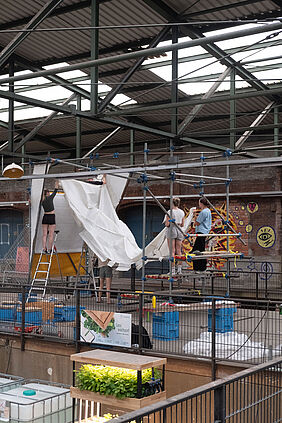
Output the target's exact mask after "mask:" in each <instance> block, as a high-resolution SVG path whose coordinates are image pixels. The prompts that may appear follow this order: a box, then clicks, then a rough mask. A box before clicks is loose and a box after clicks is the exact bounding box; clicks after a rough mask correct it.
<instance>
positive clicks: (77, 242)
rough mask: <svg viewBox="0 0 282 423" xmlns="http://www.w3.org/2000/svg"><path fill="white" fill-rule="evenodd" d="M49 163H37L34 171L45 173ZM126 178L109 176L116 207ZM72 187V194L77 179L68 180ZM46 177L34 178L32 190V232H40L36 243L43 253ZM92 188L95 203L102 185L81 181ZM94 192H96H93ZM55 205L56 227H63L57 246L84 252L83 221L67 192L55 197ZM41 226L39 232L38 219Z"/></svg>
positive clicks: (112, 198) (37, 250) (88, 189)
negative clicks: (42, 198)
mask: <svg viewBox="0 0 282 423" xmlns="http://www.w3.org/2000/svg"><path fill="white" fill-rule="evenodd" d="M45 169H46V164H44V165H35V168H34V173H36V174H38V173H43V174H44V173H45ZM122 176H123V177H124V178H118V177H115V176H112V175H108V176H107V184H106V185H103V186H105V187H106V189H107V191H108V192H109V197H110V199H111V202H112V204H113V207H116V206H117V205H118V203H119V201H120V198H121V196H122V194H123V191H124V188H125V185H126V183H127V178H126V177H127V176H128V175H126V174H124V175H122ZM68 182H69V184H68V186H69V190H68V195H69V196H70V197H72V195H73V194H72V193H73V192H74V191H72V187H71V185H72V183H73V182H77V181H73V180H71V181H68ZM43 183H44V179H33V181H32V190H31V232H32V234H33V235H32V236H33V238H34V236H35V235H36V244H35V253H40V251H41V249H42V225H41V222H42V218H43V214H44V212H43V208H42V207H40V201H41V196H42V191H43ZM80 184H82V185H83V186H85V188H87V191H88V193H89V194H88V196H89V198H88V200H89V202H90V203H91V201H94V202H93V204H96V200H95V196H96V194H97V193H98V192H99V191H100V189H101V188H102V186H99V185H97V186H96V185H91V184H89V183H87V182H80ZM62 185H63V184H62ZM91 193H92V194H91ZM54 208H55V215H56V229H57V230H59V231H60V232H59V234H58V238H57V241H56V248H57V251H58V252H59V253H78V252H79V253H80V252H81V249H82V244H83V240H82V238H81V236H80V232H81V223H80V221H79V219H77V217H76V216H75V214H74V213H73V212H72V209H71V208H70V206H69V202H68V200H67V198H66V196H65V194H63V193H60V192H59V193H58V194H57V195H56V196H55V198H54ZM38 213H40V215H39V220H38V228H37V233H36V224H37V219H38Z"/></svg>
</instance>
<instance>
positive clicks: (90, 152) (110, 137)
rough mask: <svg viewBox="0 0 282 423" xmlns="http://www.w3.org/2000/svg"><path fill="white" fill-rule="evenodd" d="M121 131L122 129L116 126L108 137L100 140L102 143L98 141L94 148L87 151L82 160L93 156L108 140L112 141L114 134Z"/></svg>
mask: <svg viewBox="0 0 282 423" xmlns="http://www.w3.org/2000/svg"><path fill="white" fill-rule="evenodd" d="M121 130H122V128H121V127H120V126H118V127H117V128H116V129H114V130H113V131H112V132H111V133H110V134H109V135H107V136H106V137H105V138H104V139H102V141H100V142H99V143H98V144H97V145H95V147H93V148H91V150H89V151H88V152H87V153H86V154H84V156H83V157H82V159H86V158H87V157H89V156H90V154H93V153H95V152H96V151H98V150H100V148H102V147H103V146H104V145H105V144H106V143H107V142H108V141H110V139H112V138H113V137H114V136H115V134H117V133H118V132H120V131H121Z"/></svg>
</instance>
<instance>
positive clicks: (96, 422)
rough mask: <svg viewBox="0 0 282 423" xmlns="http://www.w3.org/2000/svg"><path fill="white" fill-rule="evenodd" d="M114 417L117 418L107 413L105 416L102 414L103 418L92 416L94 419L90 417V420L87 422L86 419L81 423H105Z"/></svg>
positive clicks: (133, 422)
mask: <svg viewBox="0 0 282 423" xmlns="http://www.w3.org/2000/svg"><path fill="white" fill-rule="evenodd" d="M115 417H118V415H112V414H110V413H107V414H104V416H103V417H97V416H94V417H91V419H90V420H88V419H87V420H83V423H84V422H85V423H87V422H90V421H91V423H106V422H108V421H109V420H112V419H114V418H115ZM130 423H136V421H135V420H132V421H131V422H130Z"/></svg>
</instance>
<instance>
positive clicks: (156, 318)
mask: <svg viewBox="0 0 282 423" xmlns="http://www.w3.org/2000/svg"><path fill="white" fill-rule="evenodd" d="M153 338H154V339H162V340H163V341H170V340H173V339H178V338H179V312H178V311H172V312H161V313H153Z"/></svg>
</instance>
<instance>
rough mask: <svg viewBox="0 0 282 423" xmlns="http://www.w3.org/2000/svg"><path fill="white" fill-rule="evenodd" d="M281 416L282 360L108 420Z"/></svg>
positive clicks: (186, 422) (270, 421)
mask: <svg viewBox="0 0 282 423" xmlns="http://www.w3.org/2000/svg"><path fill="white" fill-rule="evenodd" d="M281 416H282V360H281V359H278V360H277V359H276V360H273V361H270V362H268V363H267V364H260V365H258V366H255V367H252V368H251V369H247V370H243V371H241V372H239V373H236V374H234V375H232V376H229V377H227V378H225V379H221V380H217V381H216V382H212V383H208V384H207V385H204V386H201V387H199V388H196V389H192V390H191V391H188V392H184V393H182V394H179V395H176V396H174V397H172V398H169V399H168V400H164V401H161V402H158V403H156V404H154V405H150V406H148V407H145V408H143V409H140V410H138V411H133V412H130V413H127V414H124V415H123V416H121V417H116V418H114V419H112V420H110V421H109V423H130V422H139V423H145V422H146V423H147V422H154V423H155V422H158V423H194V422H195V423H206V422H210V423H223V422H231V423H235V422H244V423H245V422H252V423H276V422H280V421H281V418H282V417H281Z"/></svg>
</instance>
